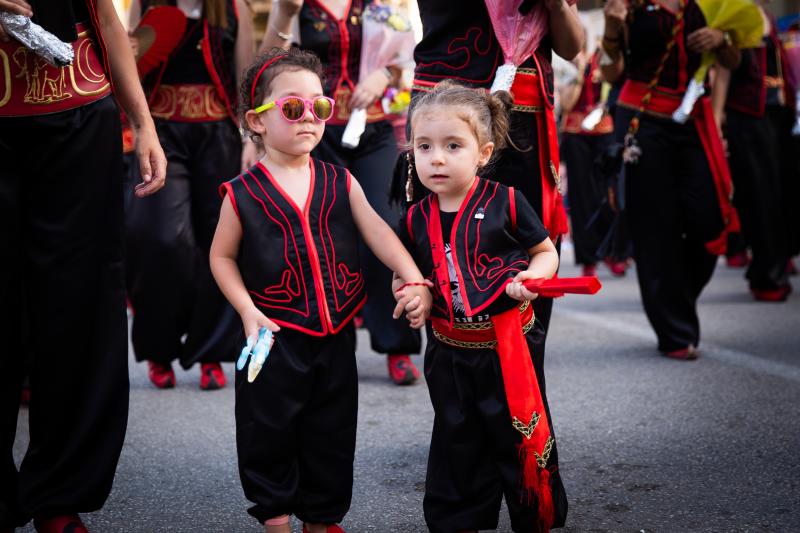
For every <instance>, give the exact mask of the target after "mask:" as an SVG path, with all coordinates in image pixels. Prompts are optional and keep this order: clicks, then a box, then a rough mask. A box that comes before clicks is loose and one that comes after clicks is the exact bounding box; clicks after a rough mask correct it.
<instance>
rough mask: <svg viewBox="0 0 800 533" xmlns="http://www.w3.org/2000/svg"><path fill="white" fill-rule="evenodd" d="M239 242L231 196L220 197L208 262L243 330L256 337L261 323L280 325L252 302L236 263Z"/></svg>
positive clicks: (275, 327) (272, 328) (239, 229)
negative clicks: (220, 204)
mask: <svg viewBox="0 0 800 533" xmlns="http://www.w3.org/2000/svg"><path fill="white" fill-rule="evenodd" d="M241 242H242V225H241V223H240V222H239V217H238V216H237V215H236V211H234V209H233V205H232V204H231V200H230V198H228V197H227V196H226V197H225V199H224V200H223V201H222V209H221V210H220V213H219V222H218V223H217V230H216V232H215V233H214V240H213V241H212V242H211V251H210V253H209V263H210V265H211V274H212V275H213V276H214V280H215V281H216V282H217V285H219V289H220V290H221V291H222V294H223V295H225V298H227V300H228V301H229V302H230V304H231V305H232V306H233V308H234V309H236V312H237V313H239V316H240V317H241V318H242V323H243V325H244V332H245V335H246V336H247V337H248V338H254V339H255V338H257V337H258V330H259V328H260V327H262V326H263V327H266V328H268V329H269V330H270V331H280V329H281V328H280V327H278V325H277V324H275V323H274V322H273V321H271V320H270V319H268V318H267V317H266V316H264V314H263V313H262V312H261V311H259V310H258V308H257V307H256V306H255V304H254V303H253V300H252V298H250V294H249V293H248V292H247V288H245V286H244V281H243V280H242V274H241V272H240V271H239V265H238V263H237V262H236V259H237V257H238V256H239V245H240V244H241Z"/></svg>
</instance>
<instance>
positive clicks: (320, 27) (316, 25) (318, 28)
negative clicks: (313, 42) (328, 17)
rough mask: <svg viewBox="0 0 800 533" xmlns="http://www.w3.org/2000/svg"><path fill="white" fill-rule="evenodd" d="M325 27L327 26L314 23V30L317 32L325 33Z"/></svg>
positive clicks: (322, 23) (321, 23)
mask: <svg viewBox="0 0 800 533" xmlns="http://www.w3.org/2000/svg"><path fill="white" fill-rule="evenodd" d="M326 26H327V24H325V23H324V22H315V23H314V29H315V30H317V31H318V32H323V31H325V27H326Z"/></svg>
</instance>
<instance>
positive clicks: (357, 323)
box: [353, 315, 364, 329]
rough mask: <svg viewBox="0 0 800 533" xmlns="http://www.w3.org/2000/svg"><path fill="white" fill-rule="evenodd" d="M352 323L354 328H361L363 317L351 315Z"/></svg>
mask: <svg viewBox="0 0 800 533" xmlns="http://www.w3.org/2000/svg"><path fill="white" fill-rule="evenodd" d="M353 325H354V326H355V327H356V329H361V328H363V327H364V318H363V317H362V316H361V315H356V316H354V317H353Z"/></svg>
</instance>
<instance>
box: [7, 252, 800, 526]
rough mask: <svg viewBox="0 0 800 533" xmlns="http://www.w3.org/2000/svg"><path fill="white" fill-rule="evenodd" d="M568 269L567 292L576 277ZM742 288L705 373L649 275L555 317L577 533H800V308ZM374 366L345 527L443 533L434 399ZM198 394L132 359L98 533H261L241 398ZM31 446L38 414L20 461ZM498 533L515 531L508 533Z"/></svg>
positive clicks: (719, 325) (365, 379)
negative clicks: (427, 516) (165, 384)
mask: <svg viewBox="0 0 800 533" xmlns="http://www.w3.org/2000/svg"><path fill="white" fill-rule="evenodd" d="M564 255H565V257H564V267H563V268H562V275H564V276H569V275H577V273H578V272H577V270H576V269H575V268H574V267H573V266H572V265H571V259H570V258H569V256H570V253H569V250H566V251H565V254H564ZM742 275H743V272H742V271H741V270H731V269H728V268H727V267H725V266H724V264H722V263H720V265H719V266H718V268H717V272H716V274H715V276H714V279H713V280H712V282H711V284H710V285H709V287H708V288H707V289H706V291H705V292H704V294H703V297H702V299H701V307H700V311H701V315H702V319H701V323H702V327H703V340H702V342H701V349H702V356H701V358H700V359H699V360H698V361H696V362H680V361H673V360H667V359H665V358H663V357H660V356H659V355H658V352H657V351H656V349H655V336H654V335H653V333H652V332H651V330H650V327H649V325H648V323H647V320H646V318H645V317H644V314H643V311H642V309H641V304H640V302H639V295H638V289H637V287H636V283H635V276H634V274H633V272H629V274H628V276H627V277H625V278H623V279H612V278H611V277H610V276H609V275H608V273H607V271H606V270H602V269H601V271H600V277H601V280H602V281H603V283H604V288H603V290H602V292H601V293H600V294H599V295H597V296H594V297H585V296H572V297H566V298H563V299H561V300H559V301H557V302H556V307H555V313H554V316H553V320H552V325H551V330H550V336H549V338H548V348H547V358H546V368H547V390H548V396H549V400H550V405H551V409H552V413H553V417H554V425H555V431H556V433H557V438H558V445H559V455H560V457H561V464H560V468H561V472H562V476H563V478H564V483H565V485H566V487H567V492H568V496H569V500H570V513H569V518H568V522H567V528H565V529H564V530H563V531H567V532H640V531H645V532H648V533H649V532H684V531H692V532H694V531H698V532H699V531H703V532H706V531H707V532H733V531H737V532H738V531H748V532H749V531H769V532H795V531H800V512H798V510H797V505H798V502H800V416H798V415H799V414H800V294H798V293H795V294H793V295H792V296H791V298H790V300H789V302H788V303H786V304H765V303H755V302H754V301H752V299H751V298H750V296H749V293H748V292H747V290H746V283H745V281H744V280H743V279H742ZM794 284H795V287H796V289H800V279H798V278H794ZM359 348H360V349H359V351H358V365H359V372H360V391H359V394H360V407H359V430H358V449H357V452H356V466H355V468H356V470H355V492H354V496H353V504H352V508H351V511H350V513H349V514H348V515H347V518H346V519H345V522H344V527H345V529H347V531H348V532H351V533H352V532H355V533H359V532H368V531H379V532H423V531H426V528H425V524H424V520H423V518H422V496H423V490H424V479H425V463H426V458H427V446H428V438H429V435H430V429H431V424H432V410H431V407H430V404H429V400H428V395H427V391H426V388H425V385H424V383H421V384H418V385H416V386H413V387H406V388H398V387H395V386H392V385H390V384H389V382H388V380H387V377H386V370H385V359H384V358H382V357H378V356H376V355H375V354H374V353H371V352H370V351H369V342H368V337H367V334H366V333H365V332H363V331H361V332H360V333H359ZM416 362H417V363H418V365H419V366H420V367H421V366H422V358H421V357H420V358H416ZM226 372H227V373H228V376H229V378H230V377H232V365H228V366H227V367H226ZM198 380H199V373H198V371H197V370H196V369H194V370H193V371H191V372H188V373H184V372H179V373H178V387H177V388H176V389H174V390H170V391H156V390H155V389H154V388H153V387H152V386H151V385H150V383H149V382H148V380H147V375H146V367H145V366H144V365H137V364H135V363H134V362H133V361H132V359H131V408H130V420H129V424H128V434H127V440H126V444H125V448H124V449H123V452H122V458H121V461H120V465H119V470H118V473H117V477H116V482H115V485H114V490H113V492H112V494H111V497H110V499H109V501H108V503H107V505H106V506H105V508H104V509H103V510H102V511H100V512H97V513H94V514H91V515H86V516H85V521H86V523H87V525H88V526H89V528H90V530H91V531H93V532H142V533H144V532H148V533H152V532H162V531H169V532H248V531H249V532H257V531H259V530H260V528H259V526H258V524H257V523H256V521H255V520H253V519H252V518H250V517H249V515H248V514H247V513H246V508H247V505H248V504H247V501H246V500H245V499H244V497H243V495H242V490H241V487H240V485H239V479H238V474H237V470H236V454H235V446H234V421H233V388H232V387H231V386H229V387H227V388H226V389H224V390H222V391H216V392H202V391H200V390H199V389H198V387H197V383H198ZM26 433H27V412H26V411H25V410H23V411H22V412H21V416H20V422H19V434H18V439H17V446H16V452H17V458H18V459H19V456H20V453H21V452H22V450H23V446H24V445H25V440H26V439H25V438H23V436H24V435H25V434H26ZM320 438H321V439H324V438H325V436H324V435H320ZM296 530H297V529H296ZM22 531H25V532H29V531H33V530H32V528H27V529H23V530H22ZM297 531H299V530H297ZM498 531H504V532H505V531H510V528H509V526H508V521H507V519H506V518H505V517H501V521H500V525H499V528H498Z"/></svg>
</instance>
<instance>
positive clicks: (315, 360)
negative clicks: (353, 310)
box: [236, 323, 358, 524]
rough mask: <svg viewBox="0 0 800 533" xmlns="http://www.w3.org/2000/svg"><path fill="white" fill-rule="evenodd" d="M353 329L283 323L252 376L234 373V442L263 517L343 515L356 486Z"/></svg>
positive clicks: (324, 519) (255, 510) (317, 519)
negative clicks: (326, 331) (316, 332)
mask: <svg viewBox="0 0 800 533" xmlns="http://www.w3.org/2000/svg"><path fill="white" fill-rule="evenodd" d="M357 414H358V376H357V374H356V359H355V330H354V328H353V325H352V323H351V324H350V325H348V326H346V327H345V328H344V329H343V330H342V331H341V332H340V333H338V334H336V335H329V336H326V337H312V336H310V335H306V334H304V333H300V332H298V331H295V330H291V329H289V328H286V327H284V328H283V329H282V330H281V331H280V333H278V334H277V335H276V336H275V344H274V345H273V347H272V350H271V352H270V354H269V357H268V358H267V361H266V363H265V364H264V366H263V368H262V369H261V372H260V373H259V374H258V376H257V377H256V379H255V381H253V383H248V382H247V368H245V369H244V370H243V371H241V372H237V373H236V448H237V451H238V455H239V476H240V477H241V480H242V487H243V488H244V494H245V496H246V497H247V499H248V500H250V501H252V502H254V503H255V504H256V505H255V506H253V507H251V508H250V510H249V512H250V514H251V515H253V516H254V517H256V518H257V519H258V521H259V522H261V523H263V522H264V520H267V519H269V518H273V517H275V516H279V515H282V514H294V515H296V516H297V517H298V518H299V519H300V520H303V521H304V522H311V523H325V524H333V523H336V522H341V520H342V519H343V518H344V515H345V514H346V513H347V511H348V509H349V508H350V498H351V495H352V492H353V457H354V454H355V447H356V417H357Z"/></svg>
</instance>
